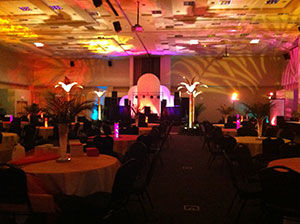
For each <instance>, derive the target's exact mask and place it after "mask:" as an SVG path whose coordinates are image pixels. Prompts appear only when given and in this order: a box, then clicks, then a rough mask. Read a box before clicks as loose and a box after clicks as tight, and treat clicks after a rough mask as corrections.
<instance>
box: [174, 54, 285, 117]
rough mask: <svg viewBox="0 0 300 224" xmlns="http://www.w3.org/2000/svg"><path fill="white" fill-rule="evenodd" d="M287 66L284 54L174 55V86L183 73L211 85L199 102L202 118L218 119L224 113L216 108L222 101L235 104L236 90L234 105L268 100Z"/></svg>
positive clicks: (238, 106)
mask: <svg viewBox="0 0 300 224" xmlns="http://www.w3.org/2000/svg"><path fill="white" fill-rule="evenodd" d="M285 66H286V62H285V60H284V59H283V57H228V58H223V59H216V58H209V57H179V56H176V57H172V60H171V84H172V87H173V88H172V89H173V90H175V89H176V86H177V85H178V83H179V82H181V81H183V79H182V77H183V76H186V77H189V78H191V77H193V76H196V77H197V78H198V79H199V80H200V81H201V82H203V83H205V84H207V85H208V86H209V88H208V89H205V88H203V89H202V91H203V94H202V95H200V96H198V97H197V98H196V103H200V102H201V103H204V105H205V106H206V108H207V109H206V110H205V111H204V112H203V113H202V114H201V116H200V120H204V119H208V120H210V121H218V120H219V119H221V114H219V112H218V111H217V108H218V107H219V106H220V105H221V104H224V103H225V104H227V105H232V101H231V99H230V97H231V94H232V93H233V92H234V91H237V92H238V93H239V102H238V103H237V104H236V106H235V108H236V109H237V110H241V111H243V110H242V108H243V107H242V104H241V102H244V103H247V104H251V103H254V102H258V101H262V100H266V96H267V94H268V93H269V92H270V91H275V90H277V89H279V88H280V81H281V74H282V71H283V69H284V68H285Z"/></svg>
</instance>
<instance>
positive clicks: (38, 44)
mask: <svg viewBox="0 0 300 224" xmlns="http://www.w3.org/2000/svg"><path fill="white" fill-rule="evenodd" d="M33 44H34V45H35V46H36V47H44V44H43V43H40V42H35V43H33Z"/></svg>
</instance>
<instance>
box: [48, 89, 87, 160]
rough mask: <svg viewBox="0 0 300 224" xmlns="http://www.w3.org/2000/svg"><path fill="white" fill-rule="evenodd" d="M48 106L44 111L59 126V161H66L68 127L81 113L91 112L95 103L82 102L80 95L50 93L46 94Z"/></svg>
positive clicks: (62, 92)
mask: <svg viewBox="0 0 300 224" xmlns="http://www.w3.org/2000/svg"><path fill="white" fill-rule="evenodd" d="M45 98H46V102H47V106H46V108H44V111H45V112H46V113H47V114H48V116H49V117H50V118H52V119H53V121H54V122H56V123H57V124H58V132H59V145H60V158H59V161H66V160H67V159H68V158H67V157H66V152H67V141H68V125H69V124H70V123H71V122H72V120H73V119H74V118H75V116H77V115H78V114H79V113H80V112H82V111H85V110H91V109H92V108H93V101H82V97H81V94H80V93H76V94H69V93H68V92H64V91H61V93H60V94H55V93H53V92H48V93H47V94H46V97H45Z"/></svg>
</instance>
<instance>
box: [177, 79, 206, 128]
mask: <svg viewBox="0 0 300 224" xmlns="http://www.w3.org/2000/svg"><path fill="white" fill-rule="evenodd" d="M195 78H196V77H193V78H192V79H191V80H189V79H187V78H186V77H184V80H185V82H181V83H179V86H178V88H177V90H178V91H180V90H186V93H187V94H188V95H189V101H190V102H189V128H192V126H193V123H194V120H195V107H194V98H196V97H197V96H198V95H199V94H201V93H202V91H198V90H197V88H198V87H206V88H207V87H208V86H207V85H205V84H203V83H201V82H199V81H195Z"/></svg>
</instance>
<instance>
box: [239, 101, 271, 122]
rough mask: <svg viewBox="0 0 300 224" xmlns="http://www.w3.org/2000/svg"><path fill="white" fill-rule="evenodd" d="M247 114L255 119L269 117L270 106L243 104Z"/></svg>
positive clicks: (268, 103)
mask: <svg viewBox="0 0 300 224" xmlns="http://www.w3.org/2000/svg"><path fill="white" fill-rule="evenodd" d="M244 105H245V106H246V107H247V110H248V112H249V113H251V114H253V116H254V117H255V118H256V119H264V118H265V117H267V116H269V114H270V109H271V107H272V104H271V103H270V102H267V103H254V104H252V105H247V104H244Z"/></svg>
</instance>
